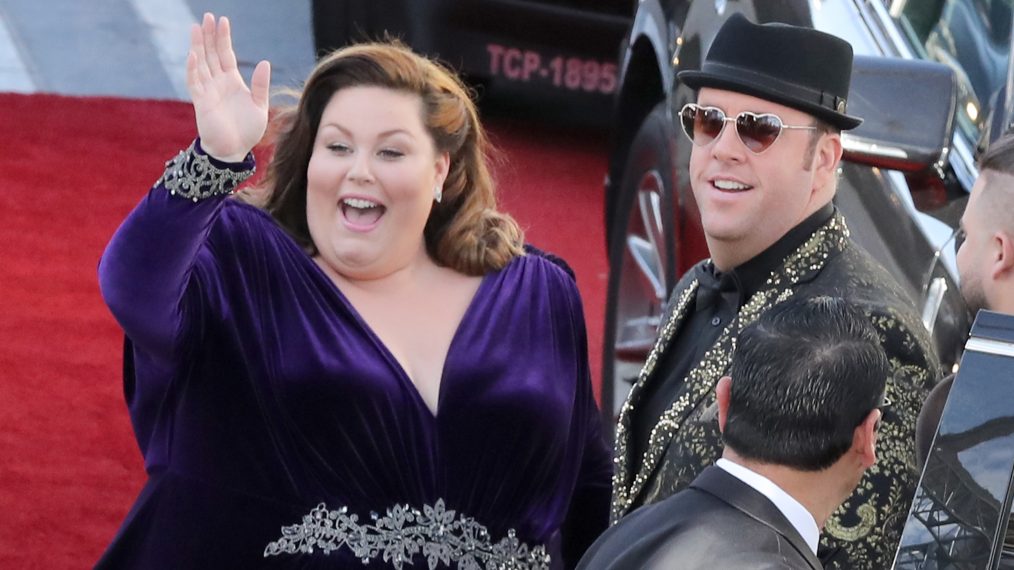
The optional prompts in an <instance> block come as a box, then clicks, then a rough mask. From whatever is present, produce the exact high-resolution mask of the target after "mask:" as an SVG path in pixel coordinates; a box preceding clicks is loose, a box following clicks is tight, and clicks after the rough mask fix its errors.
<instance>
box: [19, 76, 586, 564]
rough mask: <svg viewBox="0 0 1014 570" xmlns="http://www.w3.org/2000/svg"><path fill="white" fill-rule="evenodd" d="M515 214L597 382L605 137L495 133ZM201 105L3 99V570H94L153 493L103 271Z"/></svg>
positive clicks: (521, 130) (501, 129)
mask: <svg viewBox="0 0 1014 570" xmlns="http://www.w3.org/2000/svg"><path fill="white" fill-rule="evenodd" d="M490 126H491V131H492V132H493V139H494V141H495V142H496V143H497V144H498V145H499V147H500V149H501V150H502V151H503V153H504V155H505V158H506V161H505V163H504V164H503V165H501V166H500V167H499V168H498V170H497V172H498V179H499V180H500V183H501V188H502V191H503V192H502V196H503V205H504V206H505V208H506V209H507V210H508V211H510V212H511V213H513V214H514V215H515V216H516V217H517V218H518V220H519V221H520V222H521V223H522V225H523V226H524V227H525V228H526V229H527V230H528V238H529V241H530V242H532V243H533V244H535V245H538V246H540V247H541V248H543V249H546V250H548V251H552V252H554V253H556V254H558V255H560V256H561V257H563V258H565V259H567V260H568V261H569V262H570V263H571V265H572V266H573V267H574V269H575V271H576V272H577V274H578V282H579V285H580V288H581V293H582V294H583V296H584V302H585V314H586V317H587V320H588V324H589V345H590V347H591V362H592V368H593V374H594V377H595V379H596V383H597V380H598V370H599V365H600V356H599V353H600V346H601V342H602V334H601V323H602V314H603V313H602V312H603V304H604V295H605V274H606V262H605V257H604V254H603V246H602V244H603V237H602V211H601V210H602V198H601V196H602V190H601V188H602V178H603V175H604V173H605V158H604V156H605V153H604V148H605V143H604V139H603V137H602V136H601V135H593V136H589V135H588V133H580V132H561V130H560V129H552V128H549V127H542V126H537V125H507V124H505V123H504V121H503V120H497V121H496V122H494V123H492V124H491V125H490ZM193 134H194V127H193V118H192V113H191V110H190V107H189V105H186V104H181V103H175V102H152V101H129V100H119V99H102V98H92V99H77V98H65V97H57V96H43V95H35V96H21V95H9V94H0V213H2V215H3V218H2V223H0V517H2V522H0V568H18V569H28V568H44V569H46V570H50V569H60V568H85V567H90V566H91V565H92V564H93V563H94V562H95V560H96V559H97V558H98V556H99V555H100V554H101V552H102V550H103V549H104V548H105V545H106V544H107V543H108V541H109V540H110V539H111V538H112V536H113V533H114V532H115V530H116V528H117V526H118V525H119V523H120V521H121V520H122V518H123V516H124V514H125V513H126V511H127V509H128V508H129V506H130V504H131V502H132V501H133V499H134V496H135V495H136V493H137V491H138V490H139V489H140V486H141V484H142V482H143V480H144V474H143V471H142V465H141V460H140V457H139V454H138V451H137V447H136V445H135V444H134V440H133V434H132V431H131V428H130V424H129V422H128V419H127V414H126V408H125V405H124V403H123V397H122V391H121V388H122V386H121V377H120V358H121V353H120V349H121V336H120V332H119V329H118V327H117V325H116V323H115V322H114V321H113V319H112V317H111V316H110V315H109V313H108V311H107V310H106V308H105V306H104V305H103V303H102V300H101V297H100V296H99V291H98V286H97V284H96V276H95V268H96V264H97V263H98V258H99V255H100V253H101V252H102V248H103V246H104V245H105V243H106V242H107V241H108V239H109V237H110V236H111V235H112V233H113V231H114V230H115V229H116V227H117V225H118V224H119V222H120V221H121V220H122V219H123V217H124V216H125V215H126V214H127V212H128V211H129V210H130V209H131V208H132V207H133V205H134V204H135V203H136V202H137V201H138V200H139V199H140V197H141V196H142V195H143V193H144V192H145V190H146V189H147V188H148V186H149V185H150V184H151V183H152V181H154V179H155V178H156V177H157V176H158V175H159V174H160V173H161V170H162V165H163V162H164V161H165V160H167V159H168V158H170V157H171V156H172V155H173V154H174V153H175V152H176V151H177V150H178V149H180V148H183V147H185V146H186V145H187V144H188V143H189V142H190V140H191V138H192V137H193Z"/></svg>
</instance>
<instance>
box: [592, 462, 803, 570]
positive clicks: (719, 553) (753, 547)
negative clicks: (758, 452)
mask: <svg viewBox="0 0 1014 570" xmlns="http://www.w3.org/2000/svg"><path fill="white" fill-rule="evenodd" d="M578 568H579V570H607V569H609V570H612V569H617V570H620V569H622V570H628V569H632V568H638V569H640V568H645V569H650V568H658V569H660V570H661V569H670V568H679V569H686V570H694V569H700V570H723V569H727V568H749V569H752V570H753V569H768V568H772V569H773V568H780V569H785V568H792V569H794V570H795V569H804V570H818V569H820V568H822V567H821V564H820V561H819V560H817V557H816V556H815V555H814V554H813V551H811V550H810V548H809V546H807V544H806V541H804V540H803V537H801V536H800V535H799V533H798V532H797V531H796V529H795V527H793V526H792V524H791V523H789V521H788V519H786V518H785V516H784V515H782V512H781V511H779V510H778V507H776V506H775V505H774V503H772V502H771V501H770V500H768V498H767V497H765V496H764V495H762V494H760V493H759V492H757V491H756V490H754V489H753V488H752V487H750V486H749V485H747V484H746V483H743V482H742V481H740V480H739V479H737V478H736V477H734V476H732V475H730V474H729V473H727V472H726V471H725V470H723V469H722V468H720V467H709V468H707V469H705V470H704V472H702V473H701V474H700V475H699V476H698V477H697V478H696V479H695V480H694V482H693V483H691V484H690V487H688V488H687V489H685V490H683V491H681V492H679V493H677V494H675V495H673V496H672V497H669V498H668V499H665V500H664V501H661V502H658V503H655V504H653V505H648V506H646V507H642V508H640V509H638V510H637V511H635V512H633V513H631V514H630V515H628V516H626V517H624V518H623V519H622V520H621V521H620V523H619V524H617V525H616V526H613V527H612V528H610V529H609V530H608V531H606V533H605V534H603V535H602V536H601V537H599V539H598V540H597V541H596V542H595V544H593V545H592V547H591V548H590V549H589V550H588V552H587V553H585V556H584V558H582V559H581V564H580V565H579V566H578Z"/></svg>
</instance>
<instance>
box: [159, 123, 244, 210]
mask: <svg viewBox="0 0 1014 570" xmlns="http://www.w3.org/2000/svg"><path fill="white" fill-rule="evenodd" d="M256 170H257V167H256V164H255V161H254V156H253V153H249V152H248V153H247V155H246V157H244V158H243V160H241V161H238V162H225V161H222V160H220V159H217V158H215V157H213V156H211V155H209V154H208V153H207V152H205V151H204V149H203V148H202V147H201V139H200V137H198V138H197V139H195V140H194V142H193V143H191V145H190V146H189V147H188V148H187V149H186V150H183V151H180V153H179V154H177V155H176V156H175V157H174V158H173V159H172V160H170V161H168V162H166V169H165V172H164V173H163V174H162V177H161V178H160V179H159V180H158V183H156V184H161V185H163V186H165V188H166V189H167V190H169V193H170V194H172V195H173V196H180V197H182V198H186V199H188V200H192V201H194V202H198V201H200V200H204V199H207V198H211V197H212V196H220V195H227V194H232V192H233V191H235V189H236V188H237V187H239V185H240V184H241V183H242V182H243V181H244V180H246V179H247V178H249V177H250V176H252V175H253V174H254V172H256Z"/></svg>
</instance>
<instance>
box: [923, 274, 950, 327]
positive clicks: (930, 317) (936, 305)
mask: <svg viewBox="0 0 1014 570" xmlns="http://www.w3.org/2000/svg"><path fill="white" fill-rule="evenodd" d="M946 293H947V281H946V280H945V279H944V278H943V277H937V278H935V279H933V281H931V282H930V285H929V288H928V290H927V291H926V300H925V302H924V303H923V306H922V326H924V327H926V330H927V331H929V333H930V334H933V327H934V325H936V322H937V314H938V313H939V312H940V306H941V305H942V304H943V302H944V295H945V294H946Z"/></svg>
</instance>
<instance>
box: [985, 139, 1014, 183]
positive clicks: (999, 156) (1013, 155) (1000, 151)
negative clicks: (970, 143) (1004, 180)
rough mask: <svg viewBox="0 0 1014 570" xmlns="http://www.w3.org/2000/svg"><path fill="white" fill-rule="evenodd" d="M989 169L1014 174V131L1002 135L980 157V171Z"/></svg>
mask: <svg viewBox="0 0 1014 570" xmlns="http://www.w3.org/2000/svg"><path fill="white" fill-rule="evenodd" d="M987 170H992V171H995V172H1000V173H1002V174H1007V175H1010V176H1014V131H1008V132H1006V133H1004V134H1003V135H1001V136H1000V138H998V139H996V140H995V141H993V143H992V144H990V145H989V148H987V149H986V152H984V153H982V156H980V157H979V171H980V172H985V171H987Z"/></svg>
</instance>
